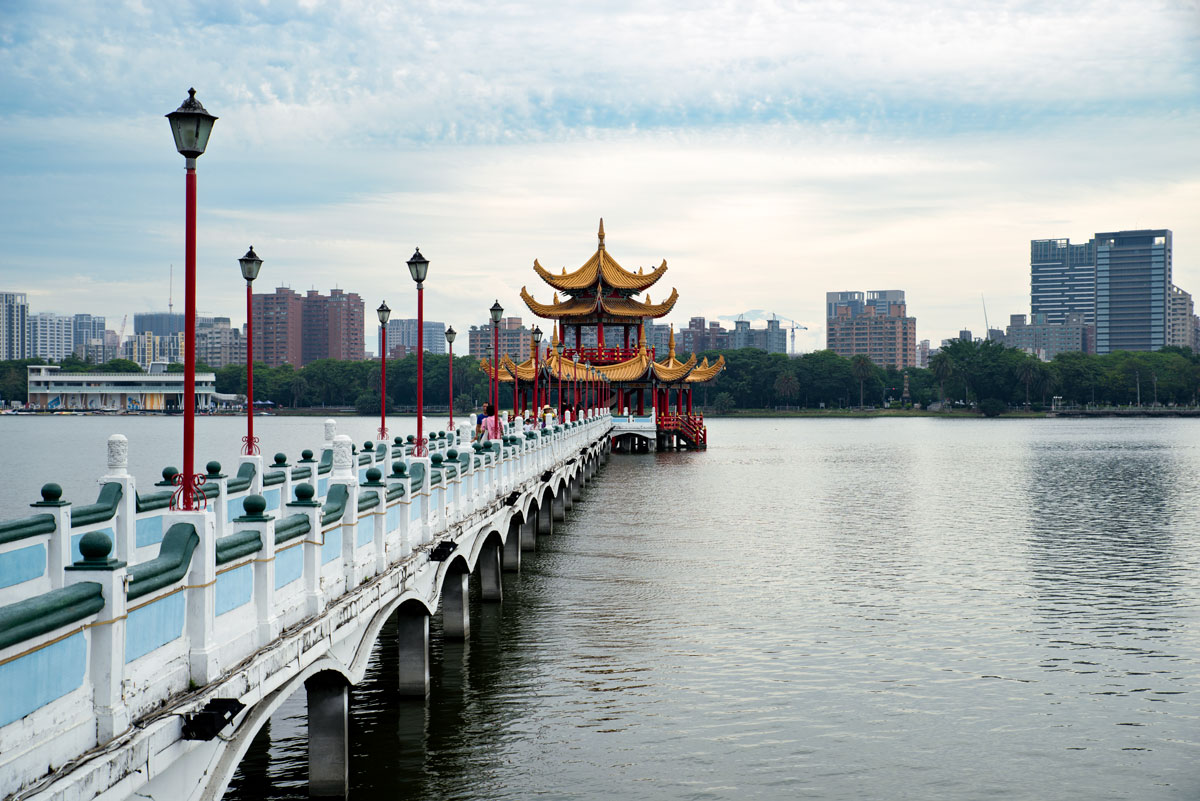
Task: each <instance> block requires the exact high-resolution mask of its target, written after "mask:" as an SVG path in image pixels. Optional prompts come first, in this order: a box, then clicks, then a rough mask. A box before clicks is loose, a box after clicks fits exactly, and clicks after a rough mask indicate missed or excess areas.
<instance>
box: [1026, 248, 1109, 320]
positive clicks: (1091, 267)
mask: <svg viewBox="0 0 1200 801" xmlns="http://www.w3.org/2000/svg"><path fill="white" fill-rule="evenodd" d="M1029 275H1030V280H1029V288H1030V311H1031V313H1032V315H1033V316H1034V317H1036V316H1037V315H1039V314H1042V315H1045V320H1046V323H1047V324H1049V325H1061V324H1063V323H1065V322H1066V321H1067V315H1070V314H1078V315H1082V318H1083V321H1084V323H1085V324H1091V323H1094V322H1095V321H1096V263H1095V240H1092V241H1089V242H1086V243H1084V244H1082V245H1072V244H1071V240H1069V239H1032V240H1030V242H1029Z"/></svg>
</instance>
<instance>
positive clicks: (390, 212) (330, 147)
mask: <svg viewBox="0 0 1200 801" xmlns="http://www.w3.org/2000/svg"><path fill="white" fill-rule="evenodd" d="M1197 16H1198V15H1197V11H1196V8H1195V7H1194V6H1189V5H1186V4H1175V3H1157V4H1145V3H1126V2H1115V3H1104V4H1095V5H1080V6H1074V7H1071V8H1067V9H1061V8H1045V9H1038V8H1032V7H1029V6H1026V5H1022V4H1016V3H996V4H992V5H989V6H986V7H978V8H976V7H970V8H968V7H964V6H956V5H953V4H934V5H929V6H922V7H921V8H920V9H908V10H903V9H897V8H895V7H893V6H891V5H889V4H883V3H867V4H862V5H860V6H856V7H855V8H853V9H847V8H836V7H833V6H830V7H828V8H825V7H822V6H807V7H799V8H795V9H785V8H779V7H776V6H773V5H769V4H761V5H759V4H746V5H744V6H739V7H738V8H737V9H733V8H728V9H717V10H706V11H695V10H693V9H691V8H690V7H689V6H685V5H680V6H679V7H677V8H675V7H672V6H670V5H664V6H662V7H660V8H659V10H658V11H657V12H655V13H644V11H643V9H642V8H641V7H640V6H634V5H632V4H630V5H615V6H606V7H604V8H573V7H561V8H558V7H555V8H546V9H542V10H540V11H535V10H524V9H519V8H499V7H495V8H493V7H490V6H483V7H480V8H478V9H475V10H473V11H472V12H471V13H470V14H464V13H463V12H462V11H461V10H456V9H454V8H441V7H425V6H419V7H414V8H408V9H392V8H389V7H382V8H380V9H354V8H341V7H326V6H323V5H320V4H314V3H300V4H298V5H296V6H294V7H291V6H285V5H269V6H262V7H256V8H242V7H238V6H228V7H224V8H209V7H207V6H200V5H197V6H189V5H181V6H178V7H177V6H156V5H154V4H153V3H148V4H129V5H127V6H123V7H120V8H109V7H107V6H105V7H102V6H99V5H94V6H93V5H90V4H82V5H70V6H68V5H65V4H62V3H55V2H47V3H39V4H29V3H24V4H22V3H18V4H12V5H9V6H6V7H5V8H4V9H3V10H0V21H3V23H4V24H5V27H6V28H7V29H8V30H10V31H12V35H11V36H10V37H9V38H7V39H6V40H5V41H4V42H3V43H0V58H3V59H4V62H5V64H6V66H7V67H8V69H6V70H5V75H6V77H5V79H4V83H3V85H4V87H5V89H6V91H5V92H4V93H3V96H2V98H0V119H3V121H4V123H5V124H4V125H3V126H0V147H3V152H4V153H5V156H4V157H3V159H2V160H0V175H2V176H3V180H4V181H5V184H6V186H7V187H9V188H10V191H9V192H7V193H5V196H4V198H3V199H0V203H2V204H3V206H2V207H0V208H3V211H4V214H3V215H0V232H2V234H0V235H2V236H3V237H4V241H5V242H6V245H7V247H6V248H5V250H4V252H3V254H2V255H0V284H3V288H4V289H6V290H8V291H24V292H27V293H28V294H29V300H30V307H31V309H34V310H36V311H45V312H56V313H60V314H68V313H77V312H88V313H93V314H97V315H104V316H106V317H107V318H109V319H110V320H114V321H119V320H120V318H121V316H123V315H124V314H132V313H134V312H137V311H152V310H161V309H165V308H166V300H167V297H168V294H169V291H170V283H171V278H170V269H171V268H170V265H172V264H173V265H174V267H175V273H176V275H175V276H174V278H175V280H174V283H175V286H174V292H173V295H174V301H175V303H176V305H177V307H178V306H182V301H183V291H182V272H183V270H182V262H183V231H182V220H183V192H182V180H181V178H182V169H181V164H180V163H179V156H178V154H177V153H176V152H175V149H174V147H173V146H172V143H171V140H170V136H169V134H168V131H167V126H166V123H165V121H164V120H163V119H162V115H163V114H165V113H166V112H168V111H170V110H172V109H174V108H175V107H176V106H177V105H178V104H179V102H180V100H181V99H182V98H183V97H185V96H186V91H187V88H188V87H189V86H195V87H196V89H197V97H198V98H199V99H200V100H201V101H202V102H204V103H205V105H206V107H207V108H208V109H209V110H210V111H211V112H212V113H213V114H216V115H217V116H218V117H220V119H219V120H218V122H217V124H216V127H215V129H214V133H213V136H212V140H211V143H210V146H209V150H208V153H206V154H205V155H204V156H203V157H202V158H201V159H200V160H199V239H198V264H199V279H198V280H199V287H198V308H199V309H200V310H201V312H202V313H203V312H207V313H209V314H214V315H228V316H230V317H231V319H232V320H233V321H234V324H235V325H238V324H239V322H240V320H241V319H242V317H243V315H242V314H240V313H239V312H238V309H239V308H240V306H241V303H240V297H239V296H240V293H241V291H242V289H243V285H242V283H241V281H240V280H239V278H238V271H237V257H238V256H239V255H240V254H241V253H242V252H244V250H245V248H246V246H247V243H250V242H253V243H254V245H255V247H256V248H257V249H258V253H259V254H260V255H261V257H262V258H263V260H264V264H263V273H262V278H261V279H260V280H262V281H265V282H267V283H268V285H279V284H280V283H284V284H286V285H289V286H292V287H296V288H297V290H298V291H303V290H304V289H305V288H307V287H309V286H320V287H328V286H330V285H335V286H345V287H347V289H348V290H353V291H356V292H359V293H361V294H362V297H363V299H364V301H365V302H366V305H367V307H368V308H374V307H375V306H377V305H378V303H379V301H380V300H382V299H387V301H388V303H389V304H390V305H391V306H392V308H393V309H394V310H395V313H396V314H398V315H399V316H411V314H412V311H413V309H412V307H413V305H414V293H413V287H412V284H411V281H410V279H408V277H407V274H406V270H405V268H404V260H405V259H406V258H407V256H408V255H409V254H410V253H411V252H412V249H413V247H414V246H416V245H419V246H421V247H422V249H423V252H424V253H425V254H426V255H427V257H428V258H429V259H430V263H431V267H430V273H429V280H428V281H427V283H426V313H427V314H428V315H429V316H430V317H431V318H434V319H439V320H446V321H448V322H454V321H461V323H460V324H466V325H469V324H470V323H472V322H475V321H477V320H479V319H480V318H481V312H483V311H484V310H485V309H486V308H487V307H488V306H489V305H490V303H491V301H492V299H493V298H495V297H497V296H499V297H501V298H502V302H503V303H504V305H505V306H510V305H511V307H512V308H514V309H515V308H517V305H518V293H519V290H520V287H521V286H522V285H523V284H524V283H526V282H527V280H528V279H527V277H528V269H529V265H530V264H532V262H533V259H534V258H538V259H540V260H541V262H542V263H543V264H544V265H546V266H547V268H549V269H553V270H555V271H557V270H558V269H559V268H561V267H566V268H567V269H568V270H571V269H575V268H576V267H578V264H577V263H576V261H575V259H576V258H577V254H578V253H579V252H580V250H581V248H582V247H584V246H585V245H586V244H587V243H588V242H589V241H590V239H591V236H592V231H593V230H594V227H595V221H596V219H597V218H599V217H601V216H603V217H605V219H606V221H607V223H608V232H609V244H610V246H611V247H612V249H613V250H614V252H615V253H618V254H619V255H620V257H621V259H622V263H623V264H626V265H627V266H629V267H630V268H631V269H636V268H637V267H638V266H653V265H656V264H658V262H659V261H661V260H662V259H664V258H665V259H667V261H668V263H669V264H670V266H671V268H672V278H673V279H674V280H675V281H676V282H677V284H678V286H679V290H680V292H681V294H682V295H683V296H684V297H687V298H688V300H689V304H688V308H686V309H680V310H678V311H677V312H676V313H675V314H673V316H672V317H670V318H668V319H669V321H671V322H674V323H675V324H676V327H677V328H680V327H683V325H684V324H685V322H686V320H687V319H688V318H690V317H692V316H704V317H708V318H712V319H715V318H718V317H720V316H722V315H728V314H730V313H733V314H736V313H737V312H739V311H742V310H744V309H751V308H761V307H762V306H763V305H764V299H765V298H769V299H770V302H771V303H772V304H777V305H776V306H775V307H774V308H771V309H768V311H773V312H777V313H778V314H779V315H780V316H783V317H787V318H791V319H795V320H797V321H798V322H800V323H802V324H805V325H808V328H809V330H808V331H807V332H800V336H799V337H798V342H797V344H798V345H799V347H800V349H801V350H812V349H814V348H819V347H821V346H822V343H823V342H824V339H825V331H824V329H825V321H824V315H823V310H822V308H821V306H822V303H821V300H822V297H823V295H824V292H825V291H826V290H827V288H828V287H827V285H828V284H829V283H830V281H829V276H830V274H831V273H836V275H837V278H838V283H840V284H844V285H846V286H904V287H905V288H906V290H907V291H908V294H909V297H910V298H911V301H912V302H911V303H910V313H912V314H914V315H915V316H916V317H918V318H919V319H920V320H921V336H922V337H923V338H924V337H928V338H930V339H931V340H933V341H938V340H940V339H942V338H945V337H948V336H952V335H953V333H954V332H956V331H957V330H958V329H960V328H962V327H969V328H974V329H982V328H983V324H982V323H983V321H982V316H983V315H982V309H981V306H980V304H979V302H978V299H979V297H980V295H981V294H982V295H983V296H985V297H986V299H987V302H988V305H989V306H991V307H994V308H995V309H996V310H997V312H996V313H997V314H1000V315H1002V314H1004V313H1006V312H1007V311H1009V310H1015V309H1025V308H1027V307H1028V292H1029V287H1028V276H1027V273H1026V271H1025V270H1026V267H1027V259H1028V243H1029V241H1031V240H1034V239H1041V238H1046V237H1053V236H1070V237H1071V238H1072V240H1073V241H1074V240H1075V239H1076V238H1077V237H1078V238H1086V236H1088V235H1090V234H1091V233H1092V232H1095V231H1106V230H1129V229H1136V228H1143V227H1151V226H1153V227H1162V228H1169V229H1172V230H1173V231H1174V232H1175V234H1176V253H1175V256H1176V257H1175V270H1174V275H1175V281H1176V283H1178V284H1179V285H1181V286H1185V287H1186V286H1197V285H1200V248H1198V247H1197V245H1195V244H1194V243H1196V242H1197V240H1198V239H1200V214H1197V213H1196V212H1197V211H1198V210H1200V154H1198V153H1197V151H1196V148H1195V147H1194V146H1192V141H1191V140H1192V132H1193V131H1194V130H1195V129H1196V127H1197V123H1198V122H1200V100H1198V99H1197V98H1200V92H1197V87H1198V85H1200V80H1198V77H1200V55H1198V54H1200V34H1198V31H1200V24H1198V20H1197ZM579 30H589V31H592V32H593V34H594V35H592V36H588V37H579V36H578V35H577V32H578V31H579ZM97 31H103V32H104V36H97V35H96V32H97ZM413 31H418V33H416V34H414V33H413ZM397 39H403V40H404V41H406V43H407V46H406V47H404V48H396V47H394V46H393V43H394V42H395V41H396V40H397ZM1118 40H1119V41H1121V42H1122V46H1121V47H1120V48H1109V49H1105V50H1104V53H1105V55H1104V58H1103V59H1097V58H1096V57H1095V54H1096V52H1097V48H1100V47H1102V46H1103V44H1104V43H1105V42H1108V41H1118ZM196 42H204V43H205V44H204V48H205V49H204V51H203V52H202V53H198V54H197V55H195V56H189V55H188V53H190V52H191V51H192V48H193V47H195V43H196ZM1150 52H1153V53H1154V54H1155V56H1154V58H1147V57H1146V54H1147V53H1150ZM250 54H253V56H251V55H250ZM376 62H377V63H376ZM367 63H370V64H371V66H370V67H369V68H368V67H363V66H362V65H363V64H367ZM530 63H536V64H537V65H538V67H537V68H536V69H532V68H529V67H528V66H524V65H528V64H530ZM481 75H486V76H487V83H482V82H481V79H480V77H479V76H481ZM297 132H301V133H299V134H298V133H297ZM1098 164H1103V165H1104V169H1103V170H1097V169H1096V165H1098ZM96 198H103V202H101V203H97V202H96ZM731 279H732V280H731ZM364 333H365V334H366V333H367V332H364ZM368 341H370V339H368Z"/></svg>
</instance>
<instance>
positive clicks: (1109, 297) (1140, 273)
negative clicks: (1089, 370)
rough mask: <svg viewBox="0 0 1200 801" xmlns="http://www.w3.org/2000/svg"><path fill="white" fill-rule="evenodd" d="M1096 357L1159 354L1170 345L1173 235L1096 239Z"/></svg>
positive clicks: (1152, 232) (1159, 232)
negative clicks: (1126, 352)
mask: <svg viewBox="0 0 1200 801" xmlns="http://www.w3.org/2000/svg"><path fill="white" fill-rule="evenodd" d="M1094 241H1095V243H1096V352H1097V353H1100V354H1104V353H1112V352H1113V351H1118V350H1158V349H1160V348H1162V347H1163V346H1164V345H1166V344H1167V305H1168V302H1169V298H1170V294H1171V232H1170V231H1169V230H1167V229H1165V228H1158V229H1142V230H1138V231H1111V232H1108V233H1098V234H1096V237H1095V240H1094Z"/></svg>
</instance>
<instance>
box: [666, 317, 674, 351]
mask: <svg viewBox="0 0 1200 801" xmlns="http://www.w3.org/2000/svg"><path fill="white" fill-rule="evenodd" d="M667 350H668V351H669V353H668V354H667V358H668V359H674V358H675V323H671V338H670V339H668V340H667Z"/></svg>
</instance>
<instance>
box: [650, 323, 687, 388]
mask: <svg viewBox="0 0 1200 801" xmlns="http://www.w3.org/2000/svg"><path fill="white" fill-rule="evenodd" d="M667 347H668V349H669V350H668V352H667V358H666V359H664V360H663V361H661V362H654V363H653V365H652V368H653V370H654V377H655V378H657V379H658V380H659V381H666V382H675V381H680V380H682V379H683V378H684V377H685V376H686V375H687V374H688V373H690V372H691V371H692V368H693V367H695V366H696V354H694V353H693V354H692V355H691V356H690V357H688V360H687V361H686V362H681V361H679V359H676V358H675V328H674V326H672V327H671V338H670V339H669V340H667Z"/></svg>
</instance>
